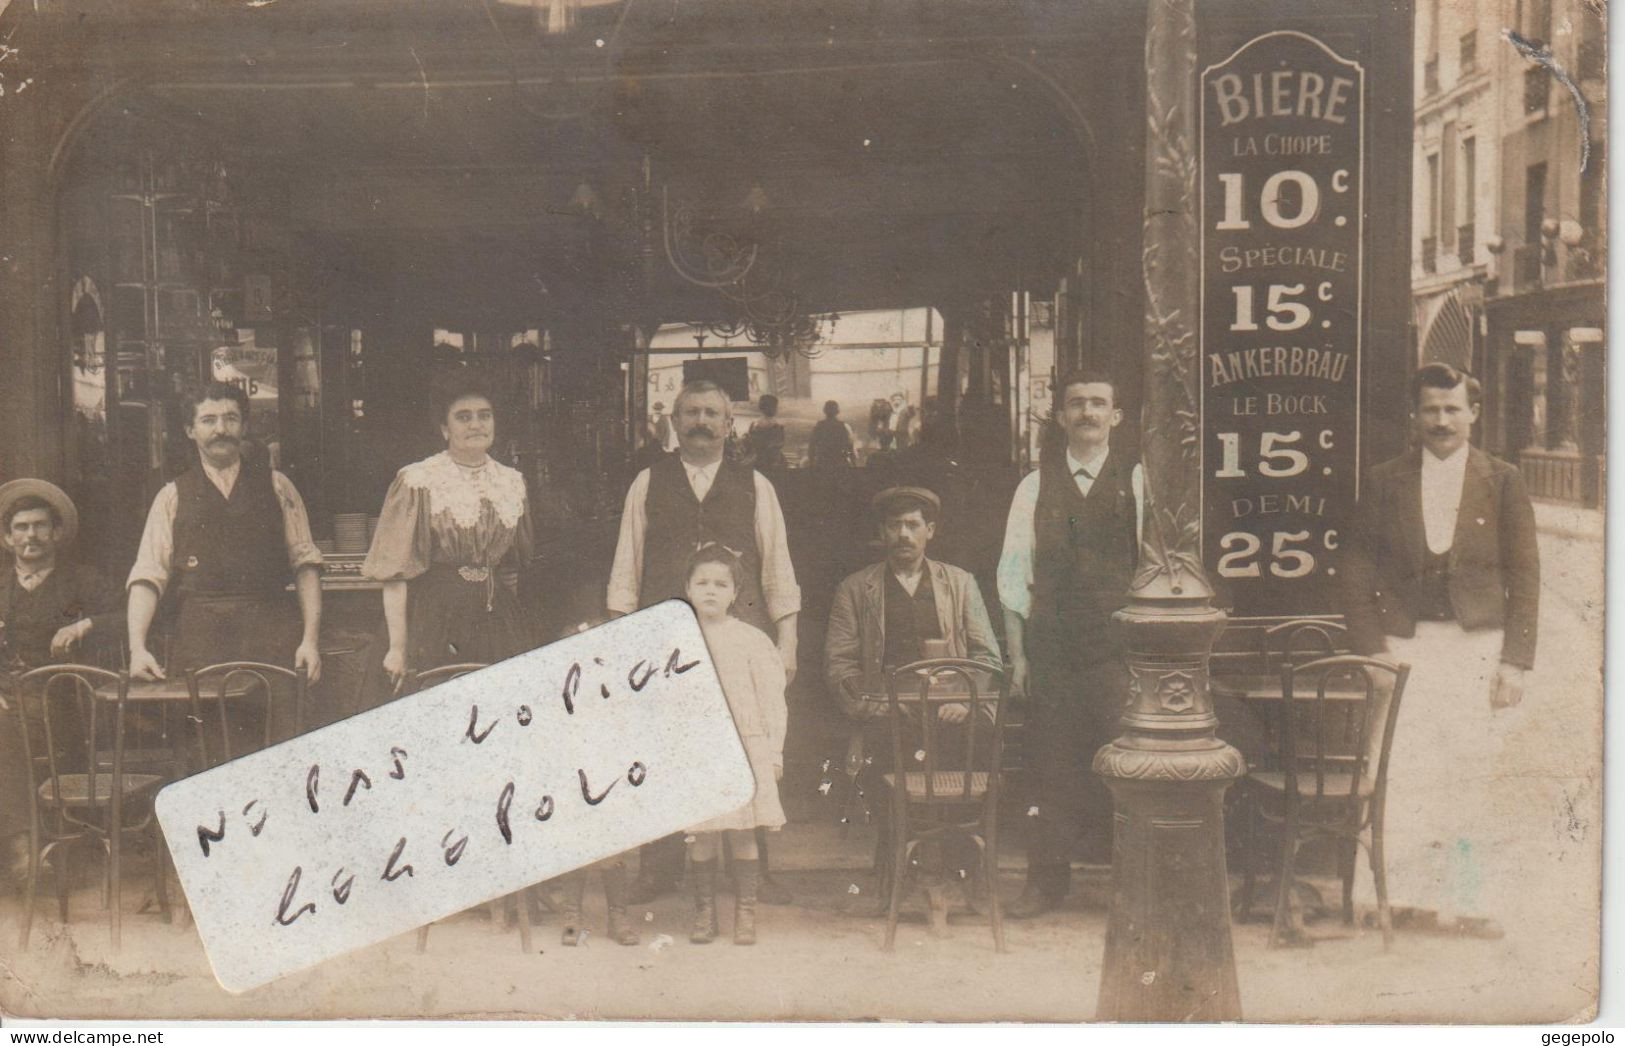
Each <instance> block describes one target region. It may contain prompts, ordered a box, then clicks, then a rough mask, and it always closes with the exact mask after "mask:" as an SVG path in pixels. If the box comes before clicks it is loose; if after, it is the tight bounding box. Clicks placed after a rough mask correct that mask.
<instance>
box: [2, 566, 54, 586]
mask: <svg viewBox="0 0 1625 1046" xmlns="http://www.w3.org/2000/svg"><path fill="white" fill-rule="evenodd" d="M12 565H13V566H14V567H15V569H16V571H17V583H18V584H19V585H22V586H23V587H24V588H25V589H26V588H30V587H34V588H37V587H39V586H40V585H41V584H42V583H43V582H44V581H45V579H46V578H48V577H50V576H51V574H52V572H53V571H55V570H56V564H55V563H52V564H51V565H50V566H48V567H41V568H40V569H38V570H25V569H23V565H22V564H21V563H17V562H13V564H12ZM29 582H33V585H32V586H30V585H29Z"/></svg>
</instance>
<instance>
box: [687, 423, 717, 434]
mask: <svg viewBox="0 0 1625 1046" xmlns="http://www.w3.org/2000/svg"><path fill="white" fill-rule="evenodd" d="M688 434H689V435H690V436H715V435H716V432H714V431H713V430H711V429H708V428H706V427H705V426H704V425H695V426H694V427H693V428H691V429H689V430H688Z"/></svg>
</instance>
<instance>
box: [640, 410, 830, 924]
mask: <svg viewBox="0 0 1625 1046" xmlns="http://www.w3.org/2000/svg"><path fill="white" fill-rule="evenodd" d="M671 416H672V419H673V425H674V426H675V427H676V430H677V440H678V446H677V453H676V454H672V455H666V456H664V457H661V458H659V459H658V460H657V461H656V462H655V464H653V465H651V466H650V467H649V468H646V469H644V470H643V471H642V472H640V473H638V475H637V478H636V479H634V480H633V481H632V486H631V489H629V490H628V491H627V492H626V506H625V510H624V511H623V512H622V513H621V532H620V537H619V540H618V541H617V542H616V546H615V564H614V566H613V567H612V568H611V570H610V576H609V598H608V606H609V611H610V613H611V614H615V615H621V614H630V613H631V612H632V611H634V610H639V609H642V608H643V607H647V606H653V605H654V604H656V603H659V602H662V601H664V600H667V599H681V598H683V592H684V586H685V583H686V581H687V578H686V577H685V576H684V569H683V568H684V566H685V564H686V563H687V562H688V557H689V556H691V555H692V554H693V553H694V551H695V550H696V549H697V548H699V547H700V546H702V545H707V544H718V545H722V546H723V547H725V548H727V549H728V550H729V551H731V552H733V553H734V554H735V555H737V556H738V557H739V559H740V562H741V563H742V564H743V566H744V568H745V585H744V588H743V589H741V591H740V593H739V598H738V600H737V601H736V602H735V603H734V607H733V614H734V616H735V617H738V618H740V619H741V620H743V621H746V622H748V623H750V624H752V625H755V626H756V627H757V628H760V629H761V630H762V631H763V632H766V633H767V634H768V635H769V636H770V637H772V638H773V639H774V641H775V642H776V643H777V644H778V648H779V655H780V656H781V657H782V658H783V659H784V673H785V680H786V682H787V683H788V682H789V681H790V680H791V679H794V678H795V673H796V616H797V615H798V614H799V613H800V612H801V588H800V586H799V585H797V584H796V573H795V568H794V567H793V566H792V565H791V563H790V546H789V545H788V543H787V542H786V540H785V527H784V512H783V510H782V509H780V508H779V497H778V494H777V493H776V492H775V491H774V489H773V484H772V483H770V482H768V480H767V478H766V477H764V476H763V475H762V474H761V473H759V472H756V471H754V470H752V469H749V468H746V467H744V466H742V465H737V464H734V463H733V462H731V461H728V460H727V459H726V458H725V456H724V453H723V451H724V449H725V447H726V446H727V440H728V435H729V434H730V433H731V432H732V431H733V404H732V402H731V401H730V400H729V399H728V394H727V393H726V392H725V391H723V389H722V387H721V386H719V385H717V384H716V383H715V382H710V381H692V382H689V383H688V384H687V385H684V386H683V389H682V391H681V392H679V393H678V394H677V402H676V403H675V404H674V405H673V407H672V412H671ZM764 835H765V834H764V833H763V832H762V831H760V830H758V832H757V848H758V852H759V853H760V855H761V856H760V862H761V873H762V878H761V885H760V890H759V893H758V896H759V897H760V898H761V899H762V900H763V901H766V902H767V903H769V904H788V903H789V901H790V898H789V894H788V891H787V890H785V889H784V887H783V886H781V885H780V884H779V883H777V882H774V881H773V880H772V879H771V878H769V877H768V873H767V846H766V840H765V837H764ZM682 871H683V840H682V836H681V835H672V836H668V837H666V838H665V839H662V840H660V841H659V842H655V843H650V844H649V845H647V846H645V847H643V849H642V852H641V859H640V861H639V868H638V880H637V882H636V883H635V884H634V885H633V887H632V891H631V895H630V897H629V899H630V900H631V901H632V903H634V904H641V903H643V902H645V901H648V900H649V899H651V898H653V897H655V896H658V895H659V894H661V893H664V892H666V891H667V890H670V889H672V888H673V887H675V886H676V884H677V880H678V879H679V878H680V877H681V875H682Z"/></svg>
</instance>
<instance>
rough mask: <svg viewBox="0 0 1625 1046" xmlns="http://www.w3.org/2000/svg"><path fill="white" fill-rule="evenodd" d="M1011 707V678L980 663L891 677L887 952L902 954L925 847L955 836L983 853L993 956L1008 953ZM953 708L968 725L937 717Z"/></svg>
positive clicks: (947, 661) (929, 666) (939, 663)
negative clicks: (909, 892)
mask: <svg viewBox="0 0 1625 1046" xmlns="http://www.w3.org/2000/svg"><path fill="white" fill-rule="evenodd" d="M1005 698H1006V695H1005V690H1004V675H1003V673H1002V672H1000V671H998V670H997V669H995V668H992V667H990V666H988V665H986V664H983V663H982V662H980V661H970V660H966V659H963V658H934V659H931V660H926V661H916V662H914V663H912V664H908V665H903V666H901V667H899V668H896V669H894V670H893V671H892V672H891V673H890V674H889V675H888V676H887V677H886V701H887V707H888V711H889V712H890V716H891V726H892V765H891V768H890V770H889V771H888V772H886V773H884V774H882V775H881V777H880V780H881V781H882V782H883V783H884V784H885V786H886V789H887V791H888V792H889V793H890V794H889V795H888V796H887V801H888V802H889V803H890V804H891V805H890V819H889V827H888V830H889V832H890V844H891V845H890V850H891V853H890V855H889V860H888V862H887V865H886V869H885V872H886V874H885V876H884V880H885V883H886V886H887V889H888V890H889V894H890V897H889V903H888V908H887V914H886V939H885V944H884V948H885V950H886V951H891V950H892V949H893V948H894V947H895V945H896V939H897V917H898V911H899V909H900V907H901V905H902V899H903V894H904V892H905V890H906V889H907V887H908V885H909V882H910V878H911V875H910V871H911V867H912V863H911V862H912V859H913V858H914V856H915V854H916V852H917V851H918V850H919V848H920V847H921V845H922V844H924V843H927V842H931V841H937V840H943V841H946V840H948V839H951V838H955V837H958V838H963V839H969V840H970V841H971V842H972V843H973V844H974V845H975V846H976V849H977V852H978V855H979V856H980V858H981V860H980V864H981V868H980V873H981V876H982V879H983V883H984V885H985V887H986V890H987V897H988V902H989V913H990V921H991V923H992V929H993V945H994V949H995V950H996V951H999V952H1003V951H1005V946H1004V912H1003V909H1002V907H1001V905H1000V902H999V890H998V841H999V837H998V827H999V791H1000V784H1001V780H1002V778H1003V771H1002V766H1001V760H1002V759H1003V750H1004V743H1003V736H1002V732H1003V729H1004V708H1005V704H1006V700H1005ZM948 704H962V705H964V706H965V707H966V711H967V714H966V716H965V718H964V720H963V722H962V723H959V724H956V725H953V726H950V725H949V724H945V723H943V722H942V721H941V720H940V719H939V718H938V714H937V713H938V710H939V709H941V708H942V707H943V706H944V705H948Z"/></svg>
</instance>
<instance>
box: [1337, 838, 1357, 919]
mask: <svg viewBox="0 0 1625 1046" xmlns="http://www.w3.org/2000/svg"><path fill="white" fill-rule="evenodd" d="M1338 842H1339V845H1338V861H1337V874H1338V875H1339V876H1340V877H1341V878H1342V880H1343V925H1344V926H1353V925H1354V869H1355V868H1356V867H1358V866H1359V863H1360V847H1359V844H1358V843H1356V842H1355V841H1354V840H1353V839H1341V840H1339V841H1338Z"/></svg>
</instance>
